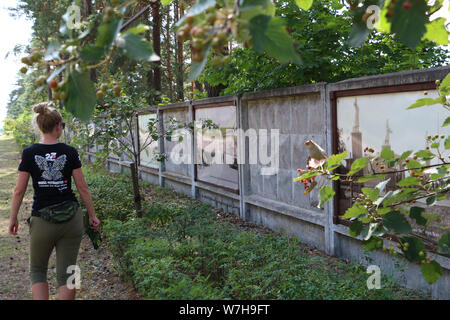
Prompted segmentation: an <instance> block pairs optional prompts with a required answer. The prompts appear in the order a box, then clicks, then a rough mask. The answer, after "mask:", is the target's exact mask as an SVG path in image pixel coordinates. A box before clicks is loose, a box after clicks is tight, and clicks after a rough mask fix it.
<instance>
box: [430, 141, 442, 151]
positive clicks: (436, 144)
mask: <svg viewBox="0 0 450 320" xmlns="http://www.w3.org/2000/svg"><path fill="white" fill-rule="evenodd" d="M440 145H441V144H440V143H439V142H433V143H432V144H431V148H432V149H439V147H440Z"/></svg>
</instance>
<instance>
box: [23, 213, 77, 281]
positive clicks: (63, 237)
mask: <svg viewBox="0 0 450 320" xmlns="http://www.w3.org/2000/svg"><path fill="white" fill-rule="evenodd" d="M83 233H84V223H83V212H82V210H81V208H79V209H78V212H77V213H76V214H75V216H74V217H73V218H72V219H70V220H69V221H67V222H62V223H53V222H49V221H45V220H44V219H42V218H41V217H35V216H32V217H31V219H30V276H31V284H32V285H33V284H35V283H37V282H47V269H48V261H49V258H50V254H51V253H52V251H53V248H56V279H57V282H58V287H60V286H62V285H65V284H66V282H67V278H68V277H70V276H71V275H73V270H72V272H69V273H68V272H67V271H68V270H67V268H68V267H69V266H71V265H76V263H77V256H78V250H79V249H80V243H81V238H82V236H83Z"/></svg>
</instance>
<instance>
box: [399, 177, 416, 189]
mask: <svg viewBox="0 0 450 320" xmlns="http://www.w3.org/2000/svg"><path fill="white" fill-rule="evenodd" d="M397 185H398V186H399V187H409V186H418V185H420V181H419V179H418V178H416V177H406V178H405V179H403V180H400V181H399V182H397Z"/></svg>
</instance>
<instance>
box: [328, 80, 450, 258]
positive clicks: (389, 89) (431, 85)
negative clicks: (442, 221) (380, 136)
mask: <svg viewBox="0 0 450 320" xmlns="http://www.w3.org/2000/svg"><path fill="white" fill-rule="evenodd" d="M436 89H437V88H436V83H435V82H423V83H414V84H405V85H394V86H384V87H375V88H364V89H350V90H341V91H330V102H331V115H332V150H333V154H337V153H338V152H339V151H338V128H337V99H338V98H341V97H353V96H363V95H374V94H386V93H398V92H410V91H421V90H436ZM339 186H340V183H339V181H333V189H334V191H335V196H334V199H333V206H334V210H333V223H334V224H342V225H345V226H347V227H349V226H350V224H351V222H350V221H349V220H346V219H342V218H341V217H340V216H342V215H343V214H344V212H340V206H339V198H340V188H339ZM385 237H389V238H391V239H393V240H395V241H397V242H398V238H397V237H396V236H395V235H392V234H387V235H385ZM423 239H425V240H427V242H428V241H430V240H429V239H426V238H423ZM425 246H426V248H427V249H432V248H433V246H432V245H430V244H429V243H425ZM440 255H441V256H445V257H450V255H447V254H440Z"/></svg>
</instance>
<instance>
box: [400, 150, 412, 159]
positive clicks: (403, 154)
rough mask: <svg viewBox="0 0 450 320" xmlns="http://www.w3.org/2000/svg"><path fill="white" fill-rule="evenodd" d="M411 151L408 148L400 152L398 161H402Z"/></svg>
mask: <svg viewBox="0 0 450 320" xmlns="http://www.w3.org/2000/svg"><path fill="white" fill-rule="evenodd" d="M412 153H413V151H412V150H408V151H405V152H403V153H402V155H401V156H400V158H399V159H398V161H403V160H405V159H406V158H408V157H409V156H410V155H411V154H412Z"/></svg>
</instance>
